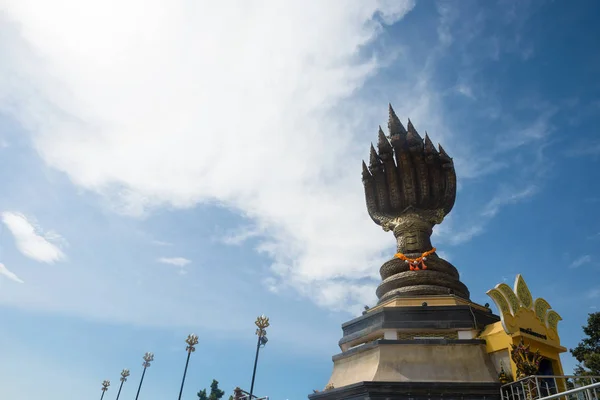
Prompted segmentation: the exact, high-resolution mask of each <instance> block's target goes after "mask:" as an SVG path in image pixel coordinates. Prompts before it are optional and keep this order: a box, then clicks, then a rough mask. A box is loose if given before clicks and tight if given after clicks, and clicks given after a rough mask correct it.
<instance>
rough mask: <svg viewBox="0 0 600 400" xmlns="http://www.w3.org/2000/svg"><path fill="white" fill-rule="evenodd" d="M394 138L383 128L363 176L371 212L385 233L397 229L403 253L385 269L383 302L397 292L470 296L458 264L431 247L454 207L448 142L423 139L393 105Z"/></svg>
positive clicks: (391, 125)
mask: <svg viewBox="0 0 600 400" xmlns="http://www.w3.org/2000/svg"><path fill="white" fill-rule="evenodd" d="M388 129H389V134H390V136H389V140H388V137H386V136H385V134H384V133H383V130H382V129H381V127H379V138H378V143H377V147H378V150H377V151H376V150H375V148H374V147H373V145H371V153H370V159H369V166H368V167H367V165H366V164H365V162H364V161H363V164H362V169H363V172H362V180H363V184H364V189H365V197H366V203H367V210H368V212H369V215H370V217H371V219H372V220H373V221H374V222H375V223H376V224H377V225H380V226H381V227H382V228H383V230H384V231H386V232H388V231H392V232H393V233H394V236H395V237H396V241H397V252H398V253H397V254H396V255H395V257H394V258H392V259H391V260H389V261H387V262H385V263H384V264H383V266H382V267H381V269H380V274H381V279H382V282H381V284H380V285H379V287H378V288H377V297H378V298H379V303H382V302H383V301H385V300H388V299H391V298H392V297H396V296H404V297H407V296H420V295H449V294H450V295H455V296H458V297H461V298H464V299H466V300H469V290H468V289H467V287H466V286H465V285H464V284H463V283H462V282H461V281H460V277H459V274H458V271H457V270H456V268H455V267H454V266H453V265H452V264H450V263H449V262H448V261H446V260H444V259H442V258H440V257H439V256H438V255H437V254H436V252H435V248H433V247H432V245H431V238H430V237H431V234H432V232H433V226H434V225H436V224H440V223H441V222H442V220H443V219H444V217H445V216H446V215H448V213H449V212H450V211H451V210H452V207H453V206H454V201H455V199H456V172H455V170H454V163H453V162H452V158H450V157H449V156H448V154H446V152H445V151H444V149H443V148H442V146H441V145H440V146H439V150H437V149H436V148H435V146H434V145H433V143H432V142H431V140H430V139H429V136H428V135H427V133H425V139H424V140H423V138H421V136H419V134H418V133H417V130H416V129H415V127H414V126H413V124H412V122H411V121H410V120H409V121H408V124H407V127H406V128H404V126H403V125H402V123H401V122H400V120H399V119H398V117H397V116H396V113H395V112H394V110H393V109H392V106H391V105H390V106H389V122H388Z"/></svg>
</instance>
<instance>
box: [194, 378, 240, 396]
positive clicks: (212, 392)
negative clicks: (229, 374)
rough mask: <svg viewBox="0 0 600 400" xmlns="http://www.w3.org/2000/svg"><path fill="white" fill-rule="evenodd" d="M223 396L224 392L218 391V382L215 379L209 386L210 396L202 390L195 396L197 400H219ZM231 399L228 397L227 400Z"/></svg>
mask: <svg viewBox="0 0 600 400" xmlns="http://www.w3.org/2000/svg"><path fill="white" fill-rule="evenodd" d="M224 395H225V392H224V391H223V390H221V389H219V381H217V380H216V379H213V381H212V383H211V384H210V394H209V395H207V394H206V389H202V390H201V391H199V392H198V394H197V396H198V399H199V400H220V399H221V397H223V396H224ZM232 399H233V397H232V396H230V397H229V400H232Z"/></svg>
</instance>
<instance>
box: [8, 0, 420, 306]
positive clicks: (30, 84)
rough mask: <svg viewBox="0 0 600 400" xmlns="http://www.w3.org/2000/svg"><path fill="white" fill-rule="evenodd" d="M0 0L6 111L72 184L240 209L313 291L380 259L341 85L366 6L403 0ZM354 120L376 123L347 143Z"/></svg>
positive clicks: (401, 8)
mask: <svg viewBox="0 0 600 400" xmlns="http://www.w3.org/2000/svg"><path fill="white" fill-rule="evenodd" d="M5 3H7V5H8V7H5V9H6V10H7V11H6V13H5V17H8V18H10V19H11V20H12V21H13V22H14V26H17V25H18V27H19V29H18V30H17V29H14V30H12V31H11V30H10V29H8V27H9V26H10V25H9V24H8V23H7V24H6V26H7V29H6V30H5V31H4V32H5V34H4V39H3V40H4V41H5V42H4V43H7V41H8V40H10V42H8V43H10V47H8V46H7V45H6V44H5V47H4V49H0V51H3V52H4V53H0V54H6V53H7V52H8V50H7V49H9V50H10V57H3V66H2V67H1V68H2V70H0V72H1V73H0V76H2V77H4V78H5V79H2V78H0V93H10V96H11V99H12V102H11V104H17V106H16V107H12V108H11V109H10V110H7V111H12V112H13V115H14V116H15V117H17V118H18V119H19V120H20V122H21V123H22V124H24V125H25V126H26V127H27V128H28V129H30V130H31V131H32V135H33V140H34V144H35V147H36V149H37V150H38V152H39V154H40V155H41V156H42V158H43V159H44V160H45V161H46V162H47V163H48V164H49V165H50V166H52V167H54V168H57V169H59V170H61V171H64V172H65V173H66V174H68V176H69V177H70V179H71V180H72V182H74V183H75V184H76V185H79V186H81V187H84V188H87V189H89V190H91V191H95V192H97V193H100V194H101V195H103V196H107V197H108V198H110V199H112V200H115V201H116V202H118V207H117V209H118V210H120V211H123V212H127V213H129V214H136V215H142V214H144V213H145V212H148V210H151V209H152V208H153V207H158V206H171V207H191V206H194V205H196V204H198V203H213V204H214V203H217V204H221V205H225V206H227V207H229V208H232V209H234V210H237V211H239V212H240V214H242V215H243V216H244V217H247V218H249V219H250V220H252V221H254V222H255V223H256V224H257V226H261V227H264V228H265V238H266V239H265V242H264V243H263V244H262V246H261V249H262V250H263V251H266V252H267V253H268V255H270V256H271V257H272V258H273V271H274V272H275V276H276V277H277V278H278V279H282V280H284V281H286V282H288V283H290V284H291V285H292V286H294V287H296V288H299V289H302V288H304V290H309V289H308V288H315V289H314V290H316V291H317V292H319V293H320V295H319V296H316V297H315V298H320V299H322V300H323V304H325V305H331V304H333V303H335V302H336V301H337V300H338V299H339V297H340V296H342V295H341V294H339V295H336V296H333V295H332V294H333V293H334V292H335V293H341V291H340V290H335V291H333V290H332V289H331V286H328V285H327V283H328V282H329V280H331V279H333V278H334V277H344V278H345V279H348V280H349V281H352V280H353V279H355V278H360V277H363V276H365V275H370V274H372V273H373V271H374V270H375V271H376V270H377V269H378V268H377V265H376V264H375V262H378V261H379V259H380V252H381V251H382V249H384V248H385V247H389V245H390V244H392V243H393V240H394V239H393V238H392V237H390V236H388V235H384V234H383V233H381V232H380V230H379V228H378V227H376V226H375V225H373V223H372V222H371V221H370V220H369V218H368V216H367V215H366V210H365V206H364V200H363V195H362V187H361V183H360V159H361V158H362V157H364V156H366V155H368V141H369V140H371V139H372V138H374V137H375V132H376V131H375V129H374V128H373V127H374V126H375V127H376V122H375V125H373V122H374V121H373V120H372V119H371V120H370V121H368V123H367V121H366V120H365V114H366V112H361V113H353V112H351V111H352V110H348V108H347V107H346V108H344V107H342V106H341V101H343V100H344V99H346V98H347V97H348V96H349V95H350V94H352V93H353V92H354V91H355V90H356V89H357V88H359V87H361V85H362V84H363V83H364V81H365V79H366V78H367V77H369V76H371V75H372V74H373V73H374V72H375V71H376V70H377V66H378V63H377V59H375V58H372V57H367V58H366V59H361V57H359V54H360V51H361V50H362V49H363V48H364V46H365V45H367V44H368V43H370V42H371V41H372V40H373V39H374V38H375V37H376V36H377V34H378V33H380V32H381V25H380V24H381V22H378V21H383V22H384V23H391V22H394V21H397V20H398V19H400V18H402V17H403V16H404V15H405V14H406V13H407V12H408V11H410V10H411V8H412V7H413V6H414V1H412V0H406V1H385V2H384V1H366V0H360V1H355V2H353V3H351V4H350V3H348V2H346V1H331V2H322V1H298V2H291V1H290V2H287V1H286V2H281V1H270V2H269V1H266V2H262V3H252V7H250V4H249V3H247V2H244V1H239V2H216V3H215V2H204V3H199V2H194V3H190V2H188V1H183V0H181V1H172V2H160V1H141V0H128V1H118V2H117V1H102V2H101V1H88V2H80V1H76V0H70V1H69V0H62V1H57V2H53V3H52V5H50V4H49V3H47V2H45V1H41V0H38V1H36V0H13V1H8V2H5ZM167 4H168V6H167ZM115 9H118V10H119V12H118V13H115V12H114V10H115ZM109 21H110V22H109ZM57 27H59V28H57ZM233 27H235V28H233ZM9 36H10V38H9ZM324 38H326V40H324ZM33 60H39V61H33ZM42 60H43V61H42ZM34 88H35V93H36V95H35V96H30V95H29V94H30V93H31V92H32V91H33V90H34ZM1 100H2V99H1V98H0V104H1V103H2V101H1ZM388 100H390V99H387V98H382V99H381V101H380V105H379V107H378V109H377V111H378V113H379V114H378V117H377V118H378V119H385V116H386V114H387V109H386V107H387V102H388ZM413 100H414V99H412V100H411V102H412V101H413ZM0 107H2V105H0ZM407 111H408V110H407ZM420 113H423V114H425V115H427V113H426V110H425V109H423V110H421V112H420ZM420 113H418V114H420ZM365 125H368V126H369V129H371V131H372V132H373V135H370V136H369V138H368V139H366V140H364V141H363V142H364V143H363V144H364V146H362V147H361V148H357V147H354V146H353V143H354V140H355V139H356V133H358V132H360V131H361V129H362V128H363V127H364V126H365ZM340 132H343V134H340ZM349 166H353V167H349ZM378 233H379V234H378ZM382 238H384V239H382ZM390 256H391V255H390ZM313 283H318V284H314V285H313ZM310 290H312V289H310ZM364 293H365V291H363V290H361V289H356V290H351V291H349V292H346V294H345V295H344V296H342V297H344V298H346V299H348V301H350V302H352V301H357V302H359V303H360V304H362V303H363V299H362V297H363V294H364Z"/></svg>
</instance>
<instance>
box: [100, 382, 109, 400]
mask: <svg viewBox="0 0 600 400" xmlns="http://www.w3.org/2000/svg"><path fill="white" fill-rule="evenodd" d="M109 386H110V381H108V380H106V381H104V382H102V389H100V390H102V396H100V400H102V399H103V398H104V393H106V391H107V390H108V387H109Z"/></svg>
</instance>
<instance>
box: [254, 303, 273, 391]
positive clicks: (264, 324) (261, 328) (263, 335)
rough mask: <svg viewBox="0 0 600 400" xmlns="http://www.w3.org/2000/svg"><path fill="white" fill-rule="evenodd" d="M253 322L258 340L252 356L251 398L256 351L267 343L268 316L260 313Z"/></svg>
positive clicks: (256, 360) (256, 359)
mask: <svg viewBox="0 0 600 400" xmlns="http://www.w3.org/2000/svg"><path fill="white" fill-rule="evenodd" d="M254 323H255V324H256V326H257V329H256V335H257V336H258V342H257V343H256V356H255V357H254V369H253V370H252V383H251V384H250V399H249V400H252V394H253V393H254V378H255V377H256V366H257V364H258V353H259V351H260V348H261V347H262V346H264V345H266V344H267V341H268V339H267V330H266V329H267V328H268V327H269V318H267V317H265V315H264V314H263V315H261V316H260V317H258V318H256V321H254Z"/></svg>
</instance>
